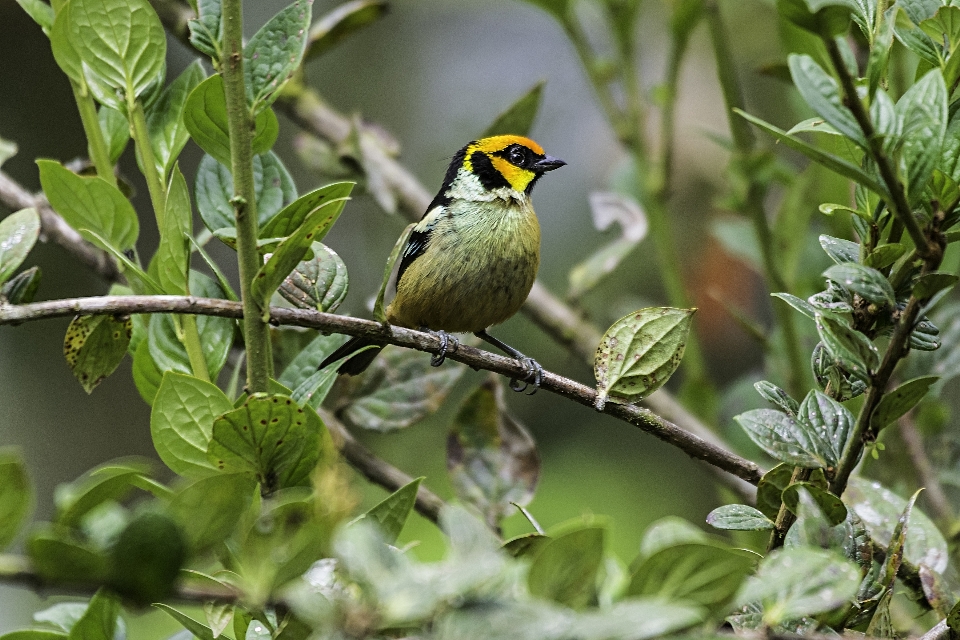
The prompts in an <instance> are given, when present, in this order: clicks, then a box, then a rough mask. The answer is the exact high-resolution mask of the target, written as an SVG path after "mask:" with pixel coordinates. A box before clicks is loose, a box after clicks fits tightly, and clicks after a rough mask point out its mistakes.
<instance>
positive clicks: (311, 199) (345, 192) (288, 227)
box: [260, 182, 355, 238]
mask: <svg viewBox="0 0 960 640" xmlns="http://www.w3.org/2000/svg"><path fill="white" fill-rule="evenodd" d="M354 186H355V183H353V182H334V183H332V184H328V185H326V186H325V187H320V188H319V189H315V190H313V191H311V192H310V193H306V194H304V195H302V196H300V197H299V198H297V199H296V200H294V201H293V202H291V203H290V204H287V205H286V206H285V207H284V208H283V210H280V211H279V213H276V215H273V216H272V217H270V218H269V219H267V220H264V221H263V224H262V225H261V227H260V238H286V237H288V236H290V235H293V234H294V233H295V232H296V230H297V229H299V228H300V227H301V226H303V223H304V222H305V221H306V219H307V217H308V216H309V215H310V214H311V213H313V212H315V211H316V210H317V209H319V208H320V207H323V206H325V205H327V204H330V203H331V202H334V201H336V200H340V199H342V198H347V197H349V196H350V192H351V191H353V187H354Z"/></svg>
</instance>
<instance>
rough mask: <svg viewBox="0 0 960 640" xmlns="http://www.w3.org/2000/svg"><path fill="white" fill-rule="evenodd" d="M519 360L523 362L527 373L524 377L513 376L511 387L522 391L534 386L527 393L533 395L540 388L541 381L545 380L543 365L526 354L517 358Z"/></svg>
mask: <svg viewBox="0 0 960 640" xmlns="http://www.w3.org/2000/svg"><path fill="white" fill-rule="evenodd" d="M517 360H519V361H520V363H521V364H523V369H524V371H525V374H524V377H523V379H519V378H511V379H510V389H512V390H513V391H516V392H517V393H522V392H524V391H526V390H527V389H528V388H532V390H531V391H530V392H529V393H527V395H528V396H532V395H533V394H535V393H536V392H537V389H539V388H540V383H541V382H543V367H542V366H540V363H539V362H537V361H536V360H534V359H533V358H528V357H526V356H523V357H520V358H517Z"/></svg>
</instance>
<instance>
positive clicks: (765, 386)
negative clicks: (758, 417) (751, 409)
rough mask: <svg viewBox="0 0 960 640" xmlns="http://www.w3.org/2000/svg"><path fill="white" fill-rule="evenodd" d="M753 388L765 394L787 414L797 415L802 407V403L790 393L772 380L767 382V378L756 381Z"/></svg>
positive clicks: (767, 398)
mask: <svg viewBox="0 0 960 640" xmlns="http://www.w3.org/2000/svg"><path fill="white" fill-rule="evenodd" d="M753 388H754V389H756V390H757V393H759V394H760V395H761V396H763V399H764V400H766V401H767V402H770V403H772V404H773V405H775V406H777V407H779V408H780V409H781V410H782V411H783V412H784V413H786V414H787V415H791V416H796V415H797V411H798V410H799V409H800V403H798V402H797V401H796V400H794V399H793V398H791V397H790V394H789V393H787V392H786V391H784V390H783V389H781V388H780V387H778V386H777V385H775V384H773V383H772V382H767V381H766V380H761V381H760V382H754V383H753Z"/></svg>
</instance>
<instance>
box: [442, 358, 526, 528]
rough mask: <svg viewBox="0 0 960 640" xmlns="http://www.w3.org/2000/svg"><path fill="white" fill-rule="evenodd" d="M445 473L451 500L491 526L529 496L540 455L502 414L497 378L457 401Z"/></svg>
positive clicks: (521, 430)
mask: <svg viewBox="0 0 960 640" xmlns="http://www.w3.org/2000/svg"><path fill="white" fill-rule="evenodd" d="M447 473H448V474H449V476H450V481H451V483H452V484H453V488H454V491H455V492H456V495H457V498H458V499H459V500H460V501H461V502H463V503H466V504H469V505H471V506H473V507H476V508H477V509H478V510H479V512H480V513H481V514H483V516H484V518H485V519H486V522H487V524H489V525H492V526H495V527H498V526H499V525H500V522H501V520H503V518H505V517H506V516H507V515H508V514H509V513H511V512H512V511H513V509H512V508H511V506H512V505H514V504H516V505H518V506H526V505H527V504H529V503H530V501H531V500H532V499H533V494H534V491H535V490H536V486H537V480H538V479H539V477H540V455H539V454H538V453H537V446H536V443H534V441H533V437H532V436H531V435H530V433H529V432H528V431H527V430H526V429H525V428H524V427H523V425H522V424H520V423H519V422H517V421H516V419H514V418H513V416H511V415H510V414H509V413H508V412H507V408H506V405H505V403H504V401H503V388H502V387H501V385H500V381H499V378H498V377H497V376H491V377H488V378H487V380H486V381H485V382H484V383H483V384H482V385H481V386H480V387H479V388H477V390H476V391H474V392H473V393H471V394H470V395H469V396H468V397H467V399H466V400H464V402H463V404H461V405H460V409H459V411H458V412H457V415H456V417H455V418H454V419H453V423H452V424H451V425H450V431H449V434H448V436H447Z"/></svg>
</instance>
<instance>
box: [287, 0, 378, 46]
mask: <svg viewBox="0 0 960 640" xmlns="http://www.w3.org/2000/svg"><path fill="white" fill-rule="evenodd" d="M388 9H389V5H388V4H387V3H386V1H385V0H349V2H344V3H343V4H341V5H338V6H337V7H335V8H334V9H333V10H331V11H330V12H329V13H326V14H324V15H323V16H321V17H320V18H319V19H318V20H317V21H316V22H315V23H314V24H313V26H312V27H310V34H309V36H308V37H307V50H306V53H305V54H304V61H306V60H310V59H311V58H314V57H316V56H319V55H321V54H323V53H326V52H327V51H330V50H331V49H333V48H334V47H336V46H337V44H339V43H340V42H341V41H343V40H344V39H345V38H347V37H348V36H349V35H351V34H352V33H354V32H355V31H357V30H359V29H362V28H363V27H365V26H367V25H369V24H371V23H373V22H374V21H376V20H377V19H379V18H381V17H383V16H384V15H386V13H387V11H388Z"/></svg>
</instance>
